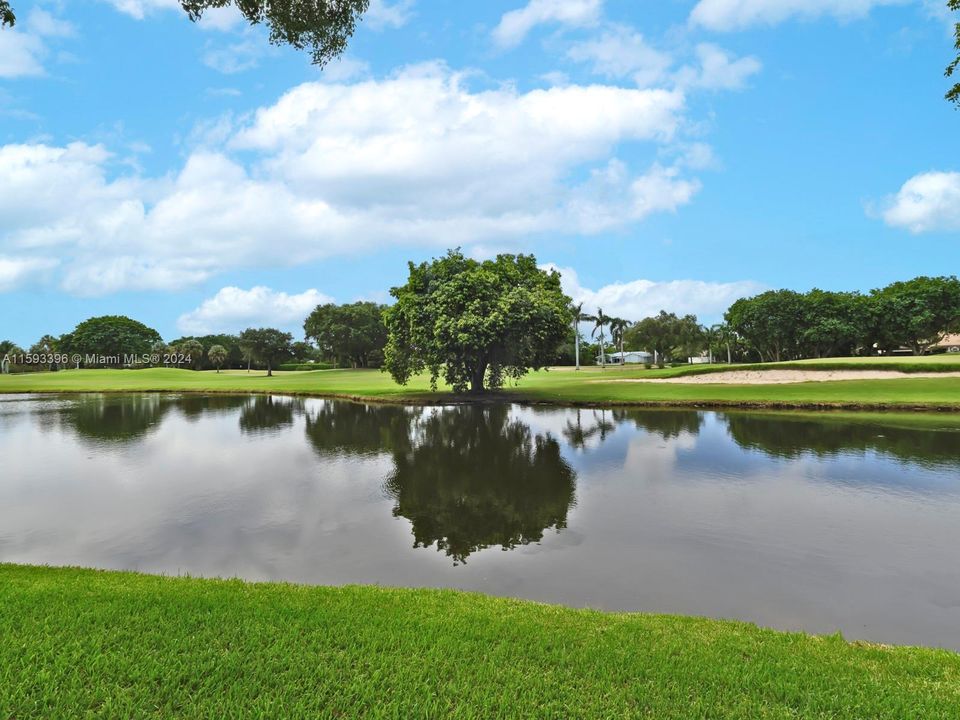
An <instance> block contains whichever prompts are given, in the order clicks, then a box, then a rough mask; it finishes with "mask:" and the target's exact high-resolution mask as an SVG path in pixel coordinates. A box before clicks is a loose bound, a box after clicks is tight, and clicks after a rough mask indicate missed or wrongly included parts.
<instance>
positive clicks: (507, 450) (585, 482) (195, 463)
mask: <svg viewBox="0 0 960 720" xmlns="http://www.w3.org/2000/svg"><path fill="white" fill-rule="evenodd" d="M957 517H960V417H957V416H954V415H941V416H930V415H851V414H844V415H840V414H836V415H834V414H791V413H750V412H724V413H714V412H706V411H692V410H682V411H677V410H623V409H615V410H611V409H606V410H604V409H596V410H592V409H564V408H545V407H518V406H459V407H447V408H420V407H402V406H394V405H391V406H372V405H363V404H357V403H348V402H328V401H322V400H315V399H299V398H289V397H279V396H273V397H271V396H258V397H231V396H220V395H214V396H200V395H189V396H184V397H178V396H175V395H168V394H153V395H136V394H135V395H126V396H125V395H108V396H98V395H87V396H79V395H77V396H59V397H42V396H16V397H13V396H7V397H0V562H3V561H10V562H33V563H49V564H71V565H87V566H94V567H105V568H126V569H138V570H145V571H151V572H163V573H173V574H176V573H183V572H186V573H191V574H197V575H220V576H241V577H247V578H250V579H270V580H291V581H298V582H309V583H334V584H339V583H382V584H387V585H413V586H440V587H459V588H464V589H469V590H478V591H483V592H488V593H493V594H500V595H510V596H518V597H527V598H532V599H536V600H543V601H548V602H558V603H564V604H568V605H575V606H593V607H602V608H607V609H612V610H645V611H653V612H671V613H688V614H699V615H711V616H715V617H734V618H740V619H743V620H749V621H753V622H758V623H761V624H765V625H771V626H774V627H781V628H785V629H797V630H808V631H813V632H834V631H836V630H838V629H840V630H842V631H843V632H844V633H846V634H847V635H849V636H851V637H862V638H865V639H870V640H877V641H880V642H895V643H919V644H934V645H946V646H948V647H954V648H960V567H958V565H957V562H956V551H955V548H956V547H957V545H958V544H960V524H958V523H957ZM425 548H427V550H425ZM501 550H503V551H501Z"/></svg>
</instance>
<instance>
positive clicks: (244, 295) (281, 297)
mask: <svg viewBox="0 0 960 720" xmlns="http://www.w3.org/2000/svg"><path fill="white" fill-rule="evenodd" d="M329 302H333V299H332V298H331V297H329V296H327V295H324V294H323V293H321V292H320V291H318V290H314V289H310V290H307V291H305V292H302V293H300V294H299V295H288V294H287V293H285V292H278V291H276V290H271V289H270V288H268V287H262V286H258V287H254V288H250V289H249V290H242V289H240V288H238V287H225V288H222V289H221V290H220V291H219V292H218V293H217V294H216V295H214V296H213V297H211V298H207V299H206V300H204V301H203V302H202V303H201V304H200V307H198V308H196V309H195V310H192V311H190V312H188V313H185V314H183V315H181V316H180V317H179V319H178V320H177V328H178V329H179V330H180V332H182V333H184V334H185V335H210V334H213V333H221V332H239V331H241V330H244V329H246V328H248V327H276V328H279V329H281V330H294V331H295V330H301V329H302V328H303V321H304V320H305V319H306V317H307V315H309V314H310V312H311V311H312V310H313V309H314V308H315V307H316V306H317V305H322V304H324V303H329Z"/></svg>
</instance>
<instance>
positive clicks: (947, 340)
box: [930, 334, 960, 353]
mask: <svg viewBox="0 0 960 720" xmlns="http://www.w3.org/2000/svg"><path fill="white" fill-rule="evenodd" d="M930 349H931V350H942V351H945V352H948V353H960V334H953V335H946V336H944V338H943V340H941V341H940V342H938V343H937V344H936V345H934V346H933V347H932V348H930Z"/></svg>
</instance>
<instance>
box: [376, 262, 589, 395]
mask: <svg viewBox="0 0 960 720" xmlns="http://www.w3.org/2000/svg"><path fill="white" fill-rule="evenodd" d="M409 268H410V276H409V279H408V280H407V283H406V284H405V285H402V286H400V287H395V288H393V289H392V290H391V291H390V293H391V295H393V297H395V298H396V300H397V302H396V304H395V305H393V306H392V307H390V308H389V309H388V310H387V311H386V313H385V315H384V318H385V322H386V325H387V330H388V333H389V335H388V341H387V346H386V349H385V351H384V355H385V368H386V369H387V370H389V372H390V374H391V375H392V376H393V378H394V380H396V381H397V382H398V383H400V384H401V385H402V384H406V383H407V382H408V381H409V380H410V377H411V376H412V375H414V374H415V373H418V372H421V371H423V370H425V369H426V370H429V371H430V381H431V385H432V386H433V387H434V388H435V387H436V385H437V380H438V378H439V377H440V375H441V373H442V374H443V377H444V380H445V381H446V382H447V384H448V385H450V386H451V387H452V388H453V389H454V390H455V391H456V392H464V391H466V389H467V388H468V387H469V388H470V391H471V392H473V393H480V392H483V391H484V388H485V386H486V387H490V388H498V387H501V386H502V384H503V380H504V378H505V377H513V378H518V377H520V376H522V375H523V374H525V373H526V372H528V371H529V370H531V369H539V368H541V367H544V366H545V365H547V364H549V363H550V361H551V358H552V357H553V356H554V354H555V351H556V348H557V346H558V345H559V344H560V343H561V342H562V341H563V340H564V338H565V337H566V333H567V326H568V324H569V323H570V322H571V320H572V316H571V314H570V310H569V308H570V305H571V300H570V298H568V297H566V296H565V295H564V294H563V291H562V290H561V288H560V275H559V273H556V272H546V271H544V270H541V269H540V268H538V267H537V260H536V258H535V257H534V256H533V255H498V256H497V258H496V259H495V260H486V261H483V262H479V261H477V260H473V259H469V258H466V257H464V255H463V254H462V253H461V252H460V251H459V250H451V251H449V252H448V253H447V254H446V255H445V256H444V257H441V258H437V259H435V260H433V261H432V262H425V263H421V264H420V265H414V264H413V263H410V264H409Z"/></svg>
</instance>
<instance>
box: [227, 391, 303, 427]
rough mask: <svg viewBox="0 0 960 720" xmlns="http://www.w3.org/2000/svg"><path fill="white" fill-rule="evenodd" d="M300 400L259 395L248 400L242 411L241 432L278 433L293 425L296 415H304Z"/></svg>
mask: <svg viewBox="0 0 960 720" xmlns="http://www.w3.org/2000/svg"><path fill="white" fill-rule="evenodd" d="M302 412H303V400H300V399H299V398H289V397H274V396H272V395H257V396H255V397H252V398H249V399H247V401H246V402H245V403H244V404H243V406H242V409H241V410H240V431H241V432H244V433H276V432H280V431H282V430H284V429H286V428H289V427H291V426H292V425H293V418H294V415H297V414H302Z"/></svg>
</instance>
